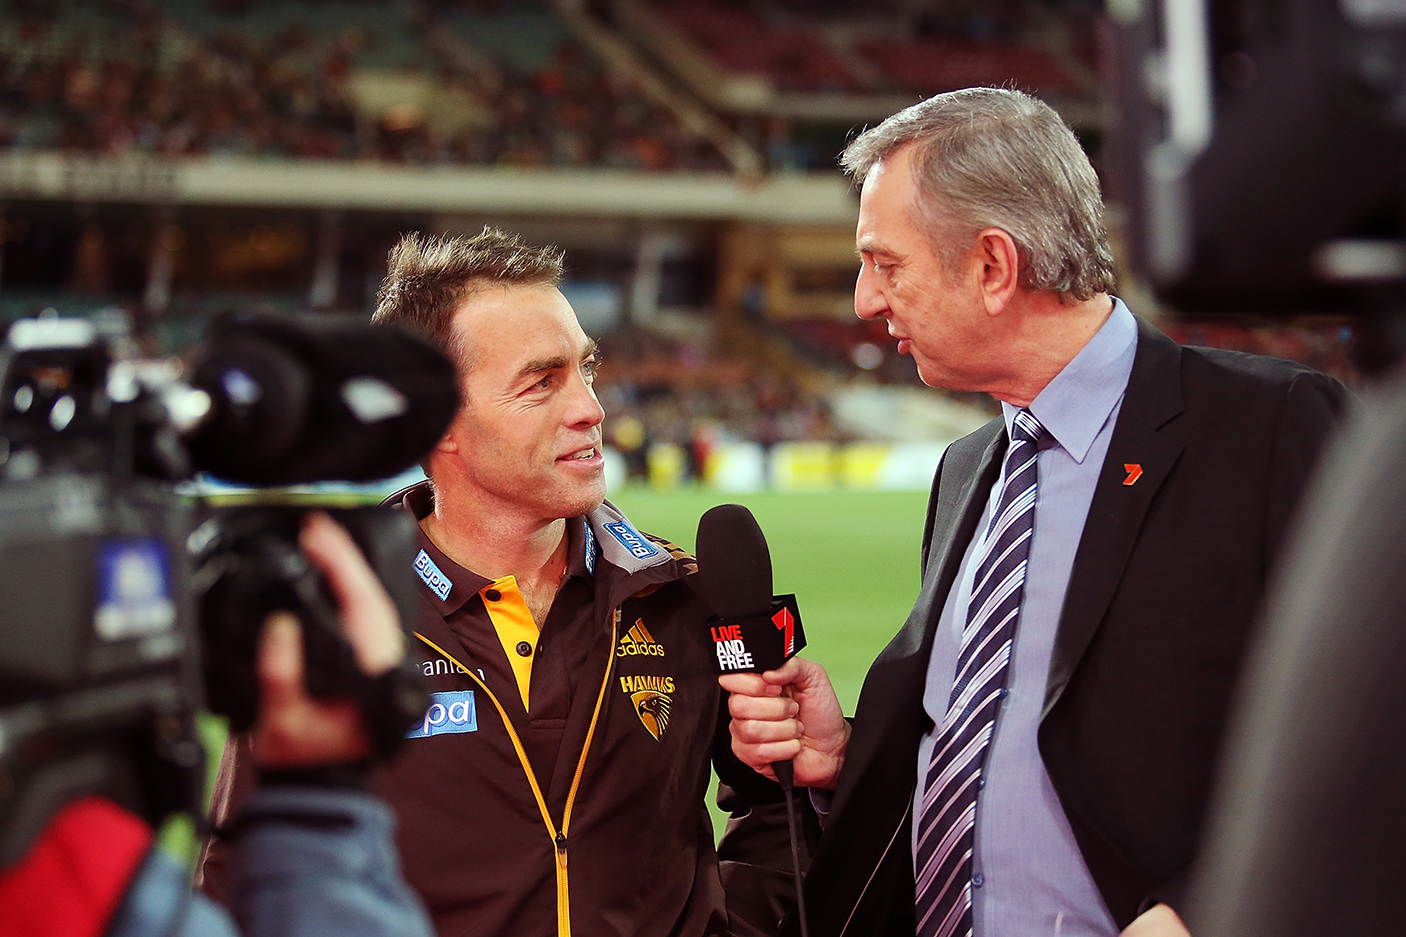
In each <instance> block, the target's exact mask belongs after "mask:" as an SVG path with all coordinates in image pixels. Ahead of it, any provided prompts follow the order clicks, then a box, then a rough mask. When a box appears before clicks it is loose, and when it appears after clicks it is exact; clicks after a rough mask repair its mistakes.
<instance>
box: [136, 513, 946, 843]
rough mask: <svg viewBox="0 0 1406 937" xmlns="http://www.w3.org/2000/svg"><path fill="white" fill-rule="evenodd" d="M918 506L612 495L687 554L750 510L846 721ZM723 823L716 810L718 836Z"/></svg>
mask: <svg viewBox="0 0 1406 937" xmlns="http://www.w3.org/2000/svg"><path fill="white" fill-rule="evenodd" d="M926 498H927V496H926V493H925V492H854V491H836V492H825V493H815V494H789V493H788V494H778V493H775V492H763V493H758V494H751V495H725V494H722V493H720V492H715V491H709V490H706V489H693V488H689V489H681V490H677V491H667V492H663V491H655V490H653V489H649V488H637V487H632V488H626V489H624V490H622V491H620V492H615V493H612V495H611V500H612V501H613V502H615V504H616V506H618V507H619V508H620V509H621V510H623V511H624V512H625V513H626V514H627V515H628V516H629V518H630V520H631V521H633V522H634V524H635V526H637V527H639V528H640V529H642V530H647V531H649V532H650V533H653V534H657V535H659V536H662V537H667V538H668V539H670V540H672V541H674V542H675V543H677V544H679V545H680V546H682V547H685V548H686V549H689V550H691V549H693V546H694V539H695V537H696V535H697V532H698V518H699V517H701V516H702V514H703V512H704V511H706V510H708V508H710V507H712V506H713V505H715V504H725V503H727V502H728V501H735V502H737V503H740V504H745V505H746V506H747V507H748V508H750V509H751V511H752V513H753V514H754V515H755V516H756V518H757V523H759V524H760V525H761V528H762V531H763V532H764V533H765V534H766V538H767V543H768V545H769V546H770V548H771V563H772V571H773V581H774V585H775V589H776V591H777V592H778V593H783V592H794V593H795V594H796V597H797V599H798V601H799V603H800V609H801V621H802V623H803V624H804V626H805V632H806V640H807V644H806V647H805V649H804V650H803V651H802V652H801V653H802V655H803V656H805V657H809V658H811V659H812V660H815V661H818V662H820V663H821V664H822V665H824V667H825V669H826V670H827V671H829V673H830V677H831V680H832V681H833V682H834V684H835V690H836V693H837V694H838V695H839V698H840V705H841V706H842V707H843V708H844V710H845V713H846V714H847V715H852V714H853V712H854V704H855V701H856V700H857V699H858V698H859V689H860V686H861V685H862V684H863V682H864V674H865V673H866V672H867V671H868V669H869V664H870V662H872V661H873V659H874V657H875V655H876V654H878V653H879V651H880V650H881V649H883V647H884V645H885V644H887V643H888V641H889V639H890V638H891V637H893V635H894V633H895V632H896V631H897V630H898V628H899V626H900V625H902V624H903V621H904V619H905V618H907V617H908V610H909V609H910V608H911V607H912V605H913V600H914V598H916V597H917V594H918V585H919V583H918V550H919V547H920V545H921V539H922V532H923V511H924V507H925V505H926ZM201 728H202V735H203V737H204V739H205V743H206V745H207V746H208V747H209V759H210V771H211V772H212V777H211V780H213V772H214V770H215V768H216V767H217V766H218V762H219V752H220V746H221V745H222V744H223V731H222V726H221V725H220V721H219V720H216V719H214V718H213V717H211V718H207V719H205V720H203V721H202V724H201ZM723 819H724V817H723V816H722V814H720V813H719V812H718V811H717V810H716V809H714V824H713V825H714V829H715V830H716V831H717V832H718V833H719V834H721V832H722V820H723ZM163 845H165V846H166V848H167V849H168V850H169V851H171V852H172V853H173V854H176V855H177V856H179V857H180V858H187V857H190V858H193V852H192V848H193V847H192V840H191V834H190V827H189V825H188V824H187V823H185V822H183V821H173V823H171V824H170V825H169V826H168V829H167V831H166V835H165V836H163Z"/></svg>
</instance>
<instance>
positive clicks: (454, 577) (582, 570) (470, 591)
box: [400, 482, 597, 617]
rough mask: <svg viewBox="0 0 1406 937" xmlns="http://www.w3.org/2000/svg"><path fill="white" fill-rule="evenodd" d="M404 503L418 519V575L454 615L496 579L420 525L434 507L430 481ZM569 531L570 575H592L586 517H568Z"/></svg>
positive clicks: (593, 548)
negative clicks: (461, 560) (452, 553)
mask: <svg viewBox="0 0 1406 937" xmlns="http://www.w3.org/2000/svg"><path fill="white" fill-rule="evenodd" d="M400 503H401V505H402V506H404V508H405V509H406V510H407V511H409V512H410V516H411V517H413V518H415V521H416V525H415V527H416V530H415V533H416V535H417V537H418V538H419V541H420V551H419V553H417V554H416V555H415V575H416V576H417V577H419V579H420V581H421V582H422V583H423V584H424V586H425V588H426V590H427V591H428V592H429V593H430V596H431V598H432V600H433V601H434V602H435V603H436V604H437V605H438V606H439V610H440V614H442V615H444V616H446V617H447V616H449V615H452V614H454V613H455V612H457V611H458V610H459V609H460V608H462V607H463V605H464V603H465V602H467V601H468V600H469V596H471V595H475V594H476V593H478V591H479V590H480V589H482V588H483V587H484V586H486V585H488V584H489V583H490V582H492V580H490V579H487V578H485V577H483V576H480V575H479V574H478V573H476V572H474V571H473V570H470V569H466V568H465V567H463V566H460V565H459V564H458V563H456V562H454V561H453V560H451V559H450V558H449V557H448V555H446V554H445V553H444V551H442V550H440V548H439V547H437V546H435V544H434V541H433V540H431V539H430V538H429V536H428V535H426V534H425V531H424V528H422V527H420V525H419V521H421V520H422V519H424V518H425V517H427V516H428V515H429V514H430V512H431V511H433V510H434V489H433V488H432V487H431V485H430V483H429V482H421V483H420V484H418V485H415V486H414V487H412V488H409V489H407V490H406V492H405V495H404V497H403V498H402V499H401V502H400ZM566 531H567V547H566V557H567V559H566V575H567V576H568V577H571V576H581V577H584V578H586V579H590V578H592V577H593V576H594V574H595V565H596V559H597V556H596V554H597V547H596V542H595V534H594V533H592V532H591V530H590V526H589V525H588V524H587V523H586V518H585V517H584V516H582V517H572V518H568V519H567V521H566ZM588 551H589V552H588ZM422 556H423V558H422ZM436 577H439V578H438V579H436ZM445 583H447V584H448V585H449V589H448V592H447V593H446V592H445V591H444V584H445Z"/></svg>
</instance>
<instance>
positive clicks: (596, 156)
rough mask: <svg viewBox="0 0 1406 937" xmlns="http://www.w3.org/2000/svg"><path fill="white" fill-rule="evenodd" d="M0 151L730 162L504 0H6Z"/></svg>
mask: <svg viewBox="0 0 1406 937" xmlns="http://www.w3.org/2000/svg"><path fill="white" fill-rule="evenodd" d="M505 20H506V22H504V21H505ZM485 26H487V27H496V28H498V31H499V32H500V33H502V32H504V30H503V29H502V27H504V26H506V27H507V29H506V36H505V44H506V45H507V46H509V47H510V48H511V49H512V52H513V53H514V54H513V55H511V56H510V55H508V54H506V53H504V54H495V52H497V51H499V50H495V49H493V48H492V47H491V46H486V45H485V44H483V43H481V42H476V37H477V36H479V35H483V34H485V33H487V34H488V35H493V33H492V32H491V31H490V30H488V29H485V28H484V27H485ZM514 35H517V36H521V37H525V39H526V40H528V41H524V42H521V43H514V42H513V41H512V40H513V36H514ZM523 50H526V51H527V52H528V53H529V54H528V55H523V54H522V52H523ZM405 74H411V75H418V76H419V77H420V78H421V82H420V84H421V85H422V87H421V88H412V89H411V92H410V93H408V94H406V93H405V92H404V90H403V89H401V91H402V97H404V98H406V99H407V100H406V101H403V102H401V103H399V104H394V105H392V106H386V107H381V106H379V103H380V101H378V95H377V88H376V87H375V79H376V78H377V76H386V75H390V76H392V78H391V81H394V80H395V78H396V77H397V76H403V75H405ZM368 76H370V77H369V78H368ZM368 85H369V87H368ZM379 99H381V100H384V99H385V94H384V93H381V94H380V95H379ZM0 148H25V149H50V148H53V149H62V150H66V151H70V152H88V153H108V154H114V153H123V152H127V151H134V150H135V151H142V152H149V153H159V154H169V155H179V154H244V155H255V154H257V155H267V156H281V157H295V158H346V159H357V158H362V159H364V158H375V159H380V160H387V161H397V162H409V163H417V164H433V163H456V164H475V165H509V166H611V167H621V168H636V169H639V168H642V169H692V170H716V169H723V168H726V163H725V161H724V160H723V159H722V157H721V156H720V155H719V154H718V153H717V151H716V150H715V149H714V148H713V147H712V146H711V144H709V143H707V141H705V140H703V139H701V138H698V137H696V136H694V135H691V134H689V133H687V132H685V131H684V130H683V128H682V127H681V126H680V125H679V122H678V121H677V119H676V118H675V117H674V115H673V113H672V112H670V111H668V110H667V109H665V108H663V107H660V106H659V105H657V104H654V103H652V102H651V101H650V100H649V99H648V98H647V97H645V96H644V95H642V94H641V93H640V91H639V89H638V88H637V87H635V86H633V85H632V83H630V82H629V81H625V80H622V79H620V78H618V77H617V76H615V75H613V74H611V73H610V72H608V71H607V70H606V69H605V68H604V67H603V65H602V63H601V62H600V61H599V60H598V59H596V58H595V57H594V56H593V55H591V54H589V53H588V51H587V50H586V49H585V48H583V47H582V46H581V45H580V44H579V43H577V42H575V41H573V40H572V38H571V37H570V36H569V34H567V33H566V32H565V31H564V30H563V28H562V26H561V24H560V23H558V22H557V21H556V20H555V19H553V17H552V16H551V13H550V11H549V10H548V9H546V8H545V7H543V6H540V5H537V4H531V3H529V4H527V5H526V6H525V7H523V6H522V5H515V4H509V3H505V2H499V3H491V2H478V3H448V4H445V3H427V2H420V3H398V4H392V3H371V2H365V0H362V2H351V3H345V4H342V3H331V2H326V3H323V2H315V0H287V2H275V0H263V2H254V0H249V2H229V0H226V2H220V0H212V2H209V3H201V2H193V3H186V4H177V3H162V4H157V3H153V2H149V0H85V2H75V0H69V2H47V0H9V2H8V3H6V4H4V14H3V16H0Z"/></svg>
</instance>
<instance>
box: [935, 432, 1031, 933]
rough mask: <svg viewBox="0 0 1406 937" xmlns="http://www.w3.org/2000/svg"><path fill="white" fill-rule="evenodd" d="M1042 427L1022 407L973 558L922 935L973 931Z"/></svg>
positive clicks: (943, 741) (940, 750)
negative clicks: (981, 828)
mask: <svg viewBox="0 0 1406 937" xmlns="http://www.w3.org/2000/svg"><path fill="white" fill-rule="evenodd" d="M1045 438H1048V434H1047V433H1046V431H1045V428H1044V427H1043V426H1041V425H1040V421H1039V420H1037V419H1035V417H1034V415H1032V414H1031V413H1030V411H1029V410H1019V411H1017V412H1016V415H1015V419H1014V420H1013V421H1012V426H1011V444H1010V448H1009V449H1008V451H1007V452H1006V465H1005V484H1004V485H1003V486H1002V488H1001V497H1000V500H999V501H998V502H997V505H996V510H995V511H993V512H992V514H991V523H990V525H989V526H988V529H987V532H986V537H985V539H984V541H983V542H982V544H981V547H980V553H979V554H978V556H977V562H976V575H975V577H974V578H973V579H972V594H971V603H970V604H969V605H968V606H967V623H966V627H965V628H964V629H963V630H962V642H961V649H960V650H959V651H958V653H957V669H956V674H955V677H954V679H953V681H952V696H951V697H950V698H949V700H948V703H947V712H946V714H945V715H944V716H943V719H942V726H941V728H940V731H939V732H938V736H937V744H936V745H935V746H934V747H933V752H932V760H931V761H930V762H928V773H927V782H926V784H925V786H924V788H923V804H922V808H921V810H920V811H919V815H918V851H917V855H916V857H915V870H914V874H915V879H914V886H915V888H914V891H915V895H916V905H915V912H916V914H917V918H918V935H919V937H954V935H957V937H961V935H967V934H970V933H971V932H972V900H971V890H972V843H973V840H974V838H975V833H974V830H975V827H976V795H977V788H978V787H979V786H980V778H981V771H982V766H983V765H984V764H985V762H986V752H987V749H988V748H989V747H990V744H991V735H992V732H993V731H994V729H995V726H996V712H997V710H998V709H999V708H1000V701H1001V699H1002V698H1003V697H1005V695H1006V690H1005V686H1006V675H1007V673H1008V672H1009V671H1010V662H1011V647H1012V645H1013V643H1014V641H1015V628H1016V622H1017V620H1018V619H1019V617H1020V601H1021V597H1022V596H1023V595H1024V593H1025V564H1026V560H1027V559H1029V557H1030V538H1031V535H1032V533H1033V532H1034V529H1035V458H1036V453H1037V451H1038V450H1039V448H1040V442H1041V441H1042V440H1043V439H1045Z"/></svg>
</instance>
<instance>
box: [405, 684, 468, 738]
mask: <svg viewBox="0 0 1406 937" xmlns="http://www.w3.org/2000/svg"><path fill="white" fill-rule="evenodd" d="M477 731H478V711H477V709H476V707H475V706H474V691H473V690H449V691H447V692H444V693H431V694H430V708H429V709H427V710H425V717H424V718H423V719H421V720H420V724H419V725H418V726H416V727H415V728H413V729H411V730H410V731H409V732H407V733H405V737H406V738H408V739H427V738H429V737H430V736H432V735H452V734H455V733H459V732H477Z"/></svg>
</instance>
